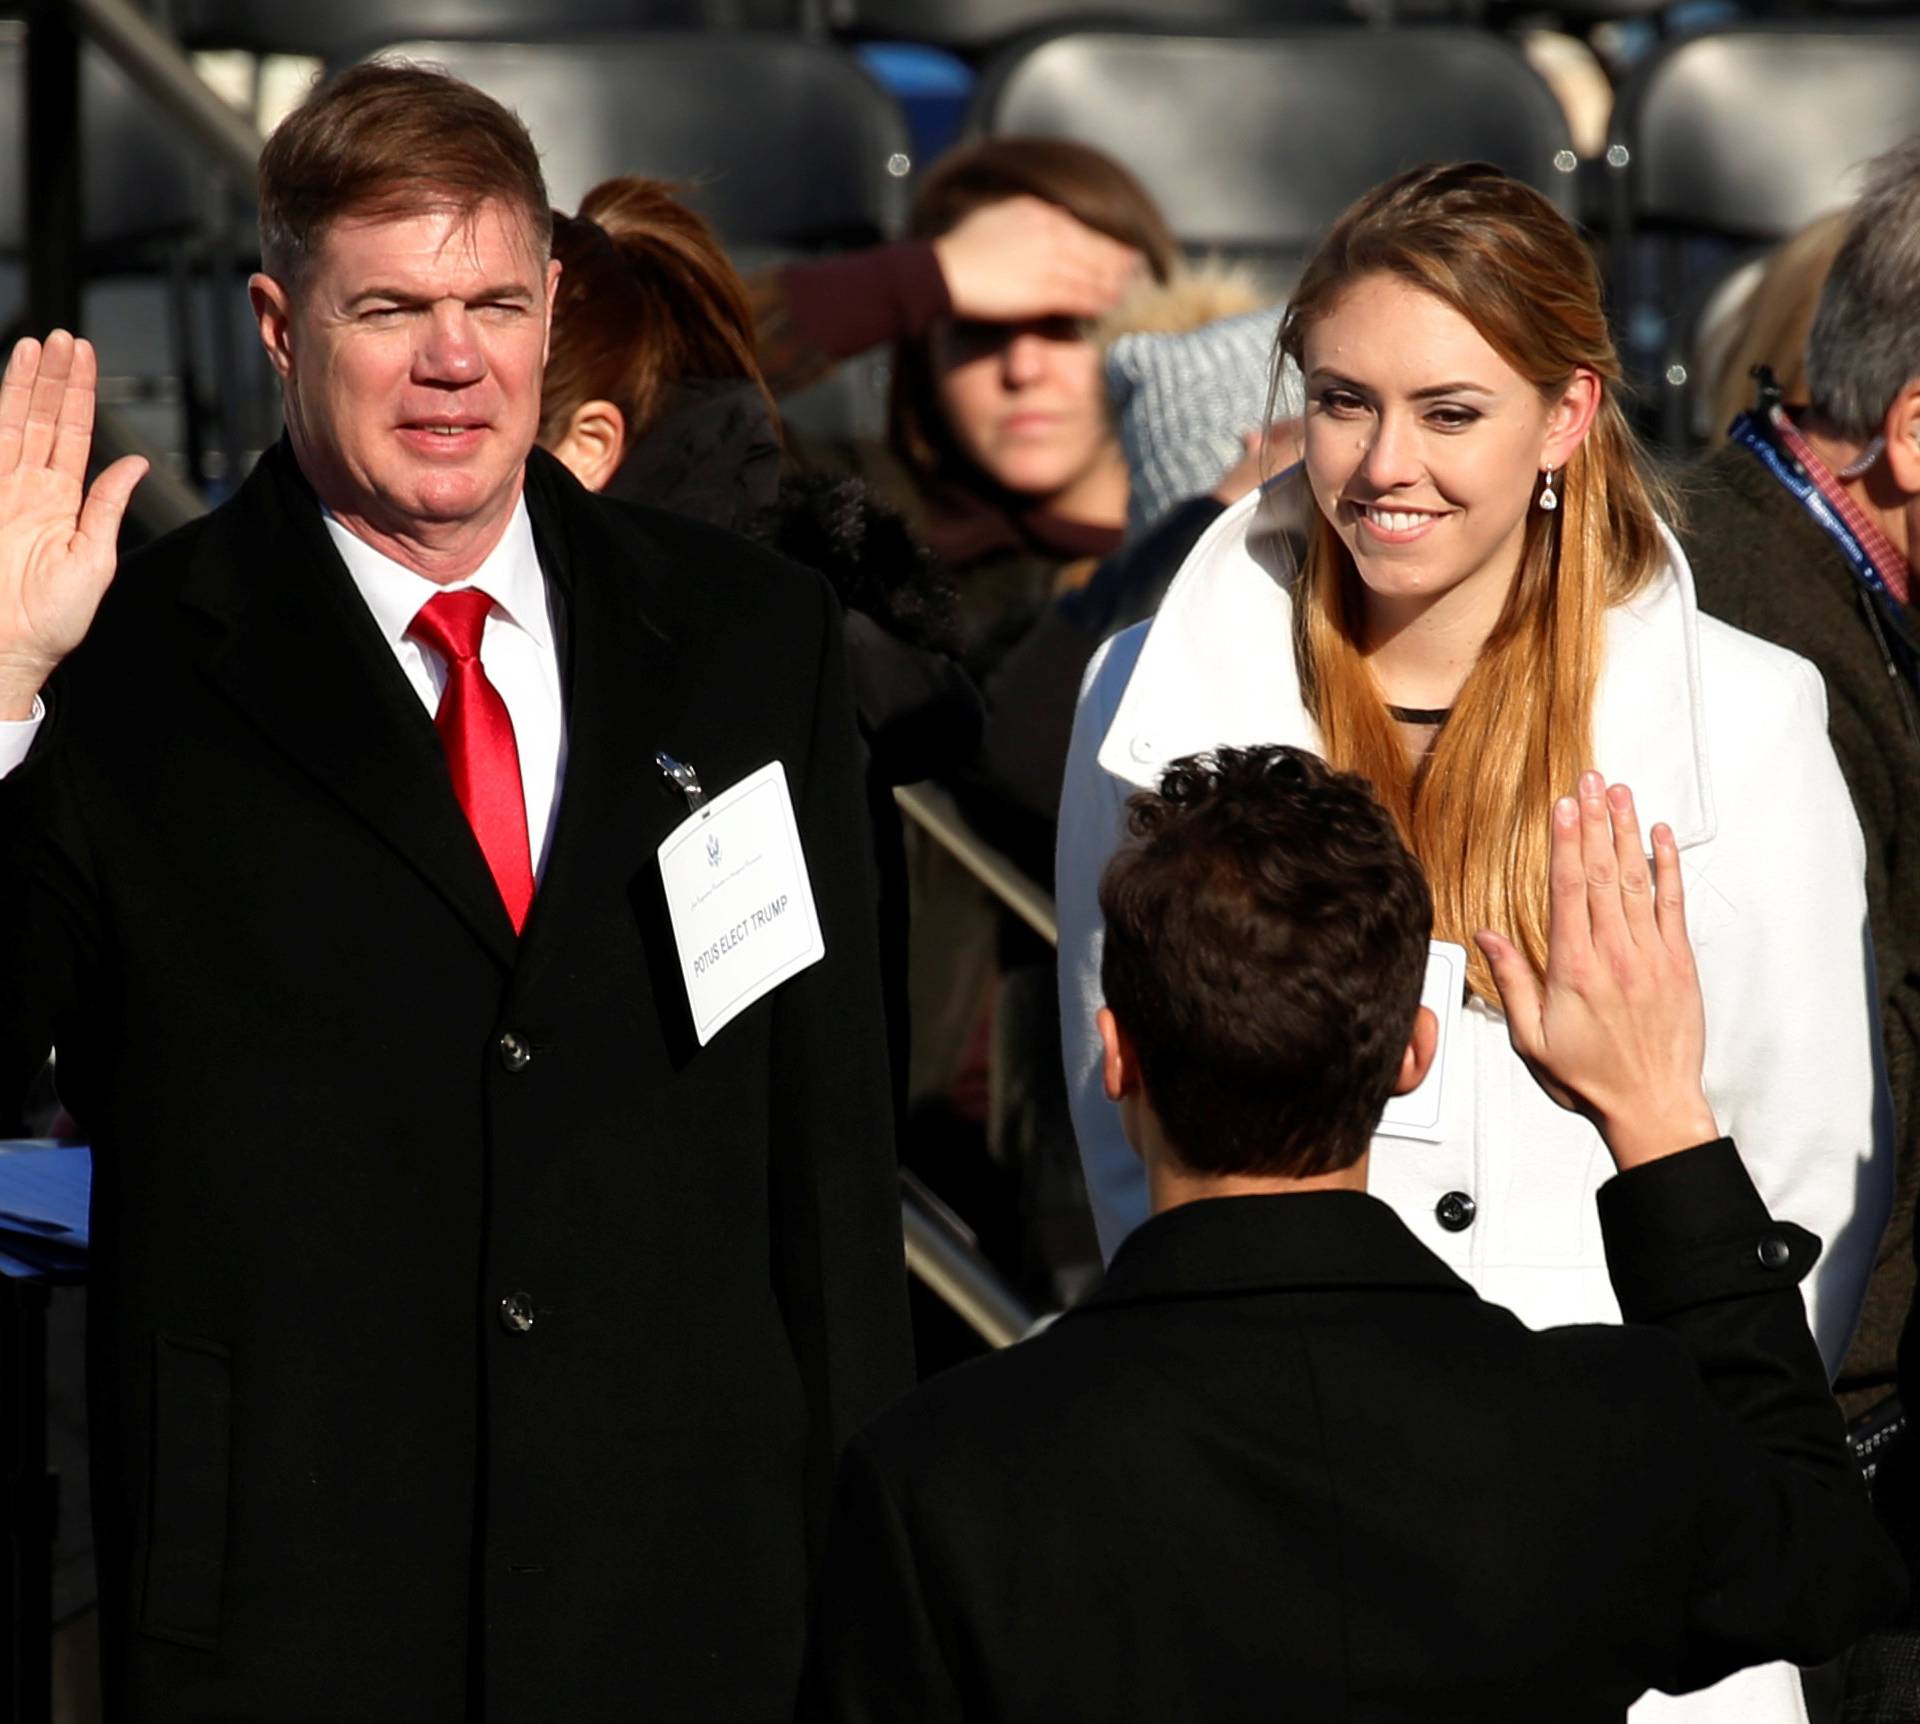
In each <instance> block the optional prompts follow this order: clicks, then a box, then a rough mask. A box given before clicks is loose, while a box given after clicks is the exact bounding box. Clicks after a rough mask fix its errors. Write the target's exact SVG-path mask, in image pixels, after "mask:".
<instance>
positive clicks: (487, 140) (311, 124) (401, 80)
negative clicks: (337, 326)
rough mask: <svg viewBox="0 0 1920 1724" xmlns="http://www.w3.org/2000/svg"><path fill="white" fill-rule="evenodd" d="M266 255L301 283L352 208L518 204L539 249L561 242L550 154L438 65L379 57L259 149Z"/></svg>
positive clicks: (364, 214)
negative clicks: (544, 170) (551, 193)
mask: <svg viewBox="0 0 1920 1724" xmlns="http://www.w3.org/2000/svg"><path fill="white" fill-rule="evenodd" d="M259 178H260V258H261V266H262V267H263V268H264V269H265V270H266V272H267V274H268V275H270V276H272V277H273V278H274V279H275V280H276V281H279V282H281V283H282V284H283V285H285V286H288V287H293V286H295V285H297V283H298V281H299V278H300V275H301V272H302V271H303V270H304V268H305V267H306V265H307V264H308V262H310V261H311V260H312V259H313V258H314V257H315V256H316V255H317V254H318V253H319V251H320V249H321V247H322V246H323V245H324V244H325V243H326V237H327V230H328V229H329V228H330V227H331V226H332V225H333V224H334V223H335V222H337V221H339V220H341V219H342V218H343V217H352V218H355V219H385V218H405V217H410V216H417V215H422V214H425V213H426V212H427V211H429V210H436V209H448V208H451V209H455V210H457V211H459V212H460V214H462V215H463V216H469V217H470V216H472V215H474V214H475V213H476V212H477V211H478V210H479V209H480V207H481V206H482V205H483V204H488V203H500V204H504V205H506V206H507V207H508V208H509V209H512V210H514V211H516V212H517V213H518V214H519V215H521V216H522V217H523V218H524V219H525V221H526V223H527V231H528V233H529V235H530V236H531V238H532V240H533V243H534V244H535V246H536V247H537V250H538V254H539V255H540V256H541V257H543V258H544V257H545V256H546V255H547V251H548V248H549V247H550V246H551V244H552V239H553V209H552V206H551V205H550V204H549V203H548V201H547V187H546V180H545V178H544V177H543V175H542V174H541V171H540V154H539V152H538V151H537V150H536V149H535V148H534V147H533V140H532V139H531V138H530V137H529V136H528V135H527V128H526V127H525V126H524V125H522V124H521V122H520V120H519V118H518V116H516V115H515V114H513V113H511V112H509V111H508V110H507V109H506V108H504V107H502V106H501V105H500V104H499V103H498V102H496V101H495V100H494V99H493V98H492V97H491V96H489V95H487V94H486V93H485V92H484V91H481V90H477V89H475V88H474V87H473V86H472V85H471V84H466V83H462V82H461V81H460V80H459V79H458V78H455V77H451V76H449V75H448V74H447V73H446V72H444V71H440V70H438V69H436V68H434V67H431V66H416V65H412V64H409V63H408V62H406V61H400V60H369V61H367V62H365V63H364V64H362V65H358V66H350V67H348V68H347V69H346V70H345V71H343V72H338V73H336V74H335V75H334V76H333V77H331V78H329V79H327V80H326V81H325V82H324V83H322V84H320V85H318V86H316V87H315V89H314V90H313V91H312V93H311V94H309V95H308V97H307V98H306V100H305V101H303V102H302V103H301V104H300V105H299V106H298V107H297V108H295V109H294V110H293V112H292V113H290V114H289V115H288V116H287V117H286V118H285V119H284V120H282V121H281V122H280V124H279V125H278V126H277V127H275V128H274V132H273V136H272V137H270V138H268V139H267V142H266V147H265V148H264V149H263V150H262V151H261V152H260V175H259Z"/></svg>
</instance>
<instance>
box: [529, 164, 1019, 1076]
mask: <svg viewBox="0 0 1920 1724" xmlns="http://www.w3.org/2000/svg"><path fill="white" fill-rule="evenodd" d="M553 255H554V256H555V258H557V259H558V260H559V262H560V266H561V269H560V286H559V290H558V292H557V294H556V296H555V299H554V307H553V326H552V332H551V335H550V338H549V344H548V349H547V365H546V372H545V376H544V379H543V385H542V391H541V403H540V434H539V442H540V446H541V447H542V448H544V449H546V450H547V451H548V452H549V453H550V454H552V455H555V456H557V457H558V458H559V459H560V460H561V461H562V462H563V463H565V465H566V466H567V467H568V468H569V469H571V471H572V473H573V475H574V477H575V478H576V479H578V480H579V481H580V482H581V483H582V484H583V485H585V486H586V487H587V488H588V489H589V490H594V491H603V492H605V493H606V494H607V495H608V496H610V497H620V498H624V499H625V500H626V501H628V502H631V503H639V504H646V505H649V506H652V507H655V508H661V509H668V510H671V511H672V512H673V513H675V514H679V515H692V516H694V517H696V518H697V519H700V520H703V521H706V522H708V523H709V524H711V525H713V526H718V527H725V528H727V529H728V530H730V531H732V532H736V533H743V534H746V535H747V536H749V537H751V538H757V539H759V540H761V541H762V542H763V543H766V544H769V545H771V546H772V547H773V548H774V549H775V550H778V551H780V552H782V553H783V554H784V555H786V556H788V557H790V558H792V559H793V560H794V561H795V562H797V563H801V564H804V565H806V566H807V567H809V568H813V569H816V570H818V571H819V572H820V573H821V574H823V575H824V576H826V578H827V580H828V581H829V582H830V583H831V585H832V586H833V588H834V591H835V593H836V594H837V595H838V597H839V599H840V603H841V605H842V606H843V607H844V608H845V610H846V640H847V659H848V665H849V669H850V670H851V673H852V678H853V692H854V702H855V706H856V708H857V710H858V713H859V718H860V727H861V733H862V735H863V737H864V738H865V741H866V744H867V756H868V785H867V788H868V801H869V804H870V812H871V814H872V817H873V827H874V849H875V866H876V871H877V873H878V876H879V888H880V904H879V911H880V935H881V959H882V977H881V980H882V983H883V986H884V989H885V992H886V1001H887V1017H888V1027H889V1031H890V1035H891V1041H892V1048H891V1053H892V1057H893V1062H894V1075H895V1090H896V1101H897V1102H898V1101H900V1100H903V1099H904V1094H905V1087H906V1057H907V999H906V942H907V881H906V863H905V859H904V856H903V854H902V850H901V835H900V820H899V815H898V813H897V811H896V810H895V807H894V803H893V795H892V787H893V786H894V785H896V784H910V783H914V782H916V781H918V780H920V779H923V778H931V777H934V776H936V775H938V774H941V773H946V772H951V771H954V770H956V769H957V768H958V766H959V765H960V764H962V763H963V762H965V761H967V760H969V759H970V758H971V757H972V755H973V753H974V751H975V749H976V748H977V747H978V744H979V737H980V724H981V708H980V698H979V696H978V694H977V693H976V692H975V690H974V687H973V684H972V682H971V681H970V680H969V679H968V677H967V675H966V673H965V672H964V671H963V670H961V668H960V666H959V664H958V663H957V662H956V661H955V659H954V657H953V655H952V653H951V652H950V651H949V650H948V647H949V644H950V642H951V636H952V611H953V591H952V588H951V586H950V584H949V583H948V582H947V581H946V580H945V579H944V578H943V577H942V576H941V575H940V573H939V572H938V570H937V569H936V568H935V566H934V564H933V561H932V559H931V558H930V556H929V555H928V554H927V552H926V551H925V550H923V549H922V548H921V547H920V545H919V544H918V543H917V542H916V541H915V540H914V538H913V536H912V534H911V533H910V532H909V530H908V528H907V525H906V523H905V521H903V520H902V519H901V518H900V517H899V516H898V515H896V514H895V513H894V512H893V511H892V510H890V509H888V508H887V507H886V506H885V505H884V504H883V503H881V502H879V501H878V500H877V499H875V498H874V497H873V496H872V495H871V494H870V493H869V492H868V490H867V488H866V487H865V486H864V485H863V484H862V483H861V482H860V481H858V480H856V479H851V478H846V477H842V476H836V475H831V474H808V473H791V472H788V471H786V470H785V464H784V462H783V454H782V444H781V431H780V420H779V415H778V413H777V412H776V410H775V408H774V403H773V398H772V396H771V394H770V393H769V392H768V390H767V387H766V384H765V382H764V381H763V379H762V376H761V372H760V367H759V363H758V359H757V355H756V350H755V338H754V324H753V316H752V313H751V312H750V311H749V309H748V301H747V290H746V288H745V286H744V285H743V283H742V282H741V279H740V276H739V274H738V273H737V272H736V271H735V269H734V267H733V264H732V263H731V261H730V260H729V259H728V257H727V254H726V251H725V249H724V247H723V246H722V245H721V243H720V239H719V236H718V235H717V234H715V233H714V231H713V229H712V227H711V226H709V225H708V223H707V221H706V220H705V218H704V217H702V216H701V215H700V214H699V213H698V212H696V211H694V210H692V209H690V208H688V207H687V205H685V204H684V203H682V202H681V201H680V200H679V198H678V197H676V196H675V195H674V192H673V188H672V187H670V186H668V185H665V184H664V183H662V182H661V181H658V180H650V179H643V178H641V177H639V176H637V175H629V176H625V177H623V178H620V179H613V180H608V181H606V182H605V183H603V184H601V185H598V186H596V187H594V189H593V190H592V191H590V192H589V193H588V194H587V196H586V198H585V199H584V200H583V202H582V203H581V206H580V212H579V214H578V215H572V216H567V215H562V214H560V213H559V212H558V211H556V212H555V213H554V218H553Z"/></svg>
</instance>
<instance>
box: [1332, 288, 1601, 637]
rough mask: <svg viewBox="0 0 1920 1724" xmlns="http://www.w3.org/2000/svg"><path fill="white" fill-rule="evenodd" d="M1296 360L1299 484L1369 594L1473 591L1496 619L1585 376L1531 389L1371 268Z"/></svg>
mask: <svg viewBox="0 0 1920 1724" xmlns="http://www.w3.org/2000/svg"><path fill="white" fill-rule="evenodd" d="M1302 368H1303V370H1304V371H1305V373H1306V381H1307V424H1306V467H1307V480H1308V483H1309V484H1310V485H1311V486H1312V489H1313V495H1314V501H1315V502H1316V503H1318V505H1319V507H1320V511H1321V513H1322V514H1324V515H1325V516H1326V518H1327V520H1328V521H1329V522H1330V523H1331V524H1332V526H1333V529H1334V531H1335V532H1336V533H1337V534H1338V535H1339V537H1340V539H1341V542H1342V543H1343V544H1345V545H1346V547H1347V550H1348V551H1349V553H1350V554H1351V555H1352V557H1353V562H1354V567H1355V568H1356V569H1357V570H1358V571H1359V574H1360V579H1361V580H1362V582H1364V583H1365V585H1366V588H1367V592H1368V594H1369V597H1370V601H1372V602H1377V603H1382V604H1384V606H1385V608H1386V609H1388V610H1389V611H1399V612H1403V613H1404V612H1405V611H1407V610H1408V609H1424V608H1425V606H1427V605H1428V604H1431V603H1432V602H1433V601H1434V600H1436V599H1440V598H1442V597H1445V596H1447V595H1450V594H1457V595H1459V597H1460V598H1461V599H1467V598H1468V597H1469V595H1470V594H1471V595H1475V596H1477V598H1478V600H1479V605H1480V607H1481V608H1485V609H1487V610H1489V611H1491V613H1492V614H1493V615H1497V614H1498V610H1499V607H1500V605H1502V604H1504V602H1505V597H1506V592H1507V589H1508V588H1509V587H1510V586H1511V584H1512V582H1513V578H1514V576H1515V574H1516V573H1517V571H1518V569H1519V566H1520V553H1521V549H1522V546H1523V545H1524V543H1525V535H1526V522H1527V512H1528V510H1529V509H1530V508H1531V507H1532V506H1533V500H1534V496H1535V492H1536V487H1537V484H1538V480H1539V476H1540V471H1541V469H1542V468H1543V467H1546V466H1549V465H1552V466H1558V465H1560V464H1561V463H1562V462H1563V461H1564V459H1565V457H1566V455H1567V454H1570V453H1571V452H1572V449H1573V448H1574V447H1577V445H1578V443H1579V440H1580V435H1581V434H1583V433H1584V431H1585V428H1586V425H1585V421H1586V419H1587V418H1588V417H1589V416H1590V415H1588V414H1587V413H1585V412H1582V411H1581V410H1580V408H1581V406H1582V405H1583V400H1572V399H1570V398H1572V397H1582V395H1583V391H1586V390H1589V389H1591V388H1595V387H1597V379H1595V378H1593V377H1592V374H1591V373H1579V374H1576V377H1575V379H1574V381H1573V383H1572V384H1570V385H1569V388H1568V391H1567V393H1566V395H1564V396H1554V397H1543V396H1542V394H1541V392H1540V391H1539V390H1538V389H1537V388H1535V387H1534V385H1533V384H1531V383H1529V382H1528V381H1527V379H1526V378H1524V377H1522V376H1521V375H1520V373H1519V372H1517V371H1515V370H1514V369H1513V367H1512V366H1511V365H1509V364H1508V363H1507V362H1506V361H1505V360H1504V359H1502V358H1501V357H1500V355H1499V354H1498V353H1497V352H1496V351H1495V350H1494V349H1493V348H1492V347H1491V346H1490V345H1489V344H1488V343H1487V341H1486V339H1485V337H1483V336H1482V335H1481V334H1480V332H1479V331H1478V330H1477V329H1475V328H1474V326H1473V325H1472V324H1471V323H1469V322H1468V321H1467V320H1466V318H1464V317H1462V316H1461V315H1460V313H1459V312H1457V311H1455V310H1454V309H1453V308H1452V307H1451V306H1449V305H1447V304H1445V303H1444V302H1443V301H1441V300H1439V299H1437V298H1435V297H1434V296H1433V295H1432V294H1430V293H1427V292H1426V291H1424V290H1423V289H1421V288H1418V287H1415V286H1413V285H1412V284H1411V283H1409V282H1406V281H1403V280H1401V279H1400V278H1399V277H1398V276H1392V275H1384V274H1376V275H1367V276H1362V277H1361V278H1360V279H1359V280H1358V281H1356V282H1354V283H1353V284H1352V285H1351V286H1350V287H1348V288H1347V289H1346V291H1345V292H1343V293H1342V294H1341V295H1340V296H1339V298H1338V299H1336V300H1335V301H1334V303H1333V306H1332V308H1331V309H1330V310H1329V311H1328V312H1327V313H1326V314H1325V315H1324V316H1322V317H1321V318H1320V319H1318V321H1316V322H1315V323H1313V324H1312V325H1311V326H1310V327H1309V328H1308V329H1307V331H1306V332H1305V341H1304V344H1303V349H1302ZM1576 422H1577V429H1575V423H1576ZM1370 608H1372V603H1370Z"/></svg>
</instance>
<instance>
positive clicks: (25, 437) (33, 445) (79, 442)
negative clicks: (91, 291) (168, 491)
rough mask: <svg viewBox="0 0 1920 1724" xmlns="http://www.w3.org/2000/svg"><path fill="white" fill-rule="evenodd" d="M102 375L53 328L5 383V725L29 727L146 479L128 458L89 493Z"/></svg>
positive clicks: (1, 585) (87, 347)
mask: <svg viewBox="0 0 1920 1724" xmlns="http://www.w3.org/2000/svg"><path fill="white" fill-rule="evenodd" d="M97 375H98V367H97V365H96V363H95V360H94V356H93V347H92V344H91V343H89V342H85V341H76V340H75V339H74V338H73V337H72V336H71V335H69V334H68V333H67V332H66V331H65V330H64V329H56V330H55V331H54V332H53V333H52V334H51V335H49V336H48V337H47V340H46V344H45V346H44V347H43V346H42V345H41V344H40V343H39V342H38V341H35V340H32V339H31V338H29V339H27V340H25V341H22V342H19V343H17V344H16V345H15V347H14V350H13V354H12V357H11V358H10V359H9V360H8V361H7V369H6V374H5V376H4V377H0V720H8V719H24V718H28V717H30V716H31V715H32V712H33V701H34V696H35V695H37V694H38V693H39V692H40V689H41V687H42V686H43V685H44V684H45V682H46V680H47V678H48V677H49V676H51V675H52V674H53V669H54V666H56V665H57V664H59V662H60V661H61V660H62V659H63V658H65V657H66V656H67V654H68V653H70V652H72V651H73V649H74V648H75V647H77V646H78V645H79V644H80V642H81V640H82V639H84V638H85V636H86V632H87V629H88V627H89V625H91V623H92V622H93V614H94V612H95V611H96V610H98V609H99V606H100V600H101V597H102V596H103V595H104V594H105V592H106V590H107V587H108V584H109V583H110V582H111V581H112V580H113V571H114V565H115V561H116V553H115V543H116V540H117V539H118V537H119V533H120V517H121V516H122V515H123V514H125V513H126V508H127V499H128V498H129V497H131V496H132V495H133V488H134V486H135V485H137V484H139V482H140V480H141V479H142V478H143V477H144V476H145V474H146V471H147V463H146V461H145V460H144V459H142V458H141V457H140V456H138V455H125V456H122V457H121V458H120V459H119V460H118V461H116V462H114V464H113V465H112V466H111V467H109V468H108V469H107V470H106V471H105V472H104V473H102V474H101V475H100V476H99V477H98V478H97V479H95V480H94V482H93V486H92V489H91V490H89V489H88V488H87V484H86V478H87V455H88V452H89V451H90V450H91V449H92V447H93V405H94V386H95V381H96V378H97Z"/></svg>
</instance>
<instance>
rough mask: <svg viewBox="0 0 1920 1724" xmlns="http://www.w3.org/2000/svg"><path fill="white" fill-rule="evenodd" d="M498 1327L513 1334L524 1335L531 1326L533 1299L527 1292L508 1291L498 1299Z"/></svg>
mask: <svg viewBox="0 0 1920 1724" xmlns="http://www.w3.org/2000/svg"><path fill="white" fill-rule="evenodd" d="M500 1327H501V1328H503V1329H505V1330H506V1331H507V1332H508V1333H509V1334H513V1335H524V1334H525V1333H526V1332H527V1331H528V1330H529V1329H531V1328H532V1327H533V1299H532V1297H531V1296H530V1295H529V1294H526V1293H509V1294H508V1295H507V1296H506V1298H504V1299H502V1300H501V1301H500Z"/></svg>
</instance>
